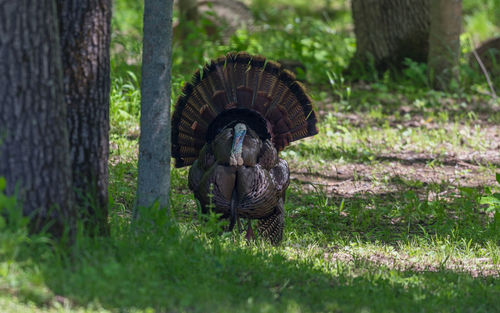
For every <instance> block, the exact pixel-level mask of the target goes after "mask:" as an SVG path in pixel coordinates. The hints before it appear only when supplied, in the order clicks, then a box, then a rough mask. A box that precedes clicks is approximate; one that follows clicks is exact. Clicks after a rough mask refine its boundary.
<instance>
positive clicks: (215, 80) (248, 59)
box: [172, 52, 318, 167]
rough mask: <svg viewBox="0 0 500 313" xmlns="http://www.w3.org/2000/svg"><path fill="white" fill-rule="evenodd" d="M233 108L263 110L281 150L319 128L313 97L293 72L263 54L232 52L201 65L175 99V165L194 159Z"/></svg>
mask: <svg viewBox="0 0 500 313" xmlns="http://www.w3.org/2000/svg"><path fill="white" fill-rule="evenodd" d="M235 108H238V109H244V110H248V112H250V111H252V112H257V113H258V114H260V116H262V117H263V118H264V119H265V120H266V121H267V122H266V123H268V130H267V132H268V133H269V135H270V136H271V139H272V142H273V144H274V145H275V147H276V148H277V149H278V151H279V150H282V149H283V148H284V147H286V146H287V145H288V144H290V142H292V141H294V140H298V139H301V138H304V137H308V136H312V135H315V134H316V133H317V132H318V130H317V128H316V115H315V113H314V111H313V110H312V105H311V99H310V98H309V97H308V96H307V94H306V92H305V88H304V86H302V85H301V84H300V83H299V82H297V81H296V79H295V76H294V75H293V74H292V73H291V72H289V71H287V70H284V69H282V67H281V65H280V64H279V63H276V62H273V61H268V60H266V59H265V58H264V57H262V56H252V55H250V54H248V53H246V52H239V53H229V54H227V55H226V56H222V57H219V58H217V59H216V60H213V61H211V62H209V63H207V64H206V65H205V66H204V67H203V68H202V69H201V70H197V71H196V72H195V73H194V74H193V78H192V82H191V83H187V84H186V85H185V86H184V89H183V92H182V96H181V97H179V100H178V101H177V103H176V105H175V111H174V114H173V116H172V156H173V157H174V158H175V159H176V166H177V167H182V166H186V165H190V164H192V162H194V159H196V158H195V157H196V155H197V152H199V149H201V146H202V145H203V143H204V142H205V141H206V134H207V130H208V129H209V127H210V125H211V124H212V122H213V121H214V120H216V119H217V117H218V116H219V115H220V114H221V113H222V112H225V111H227V110H230V109H235ZM244 110H243V111H242V112H244ZM193 158H194V159H193Z"/></svg>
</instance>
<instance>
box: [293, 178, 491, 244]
mask: <svg viewBox="0 0 500 313" xmlns="http://www.w3.org/2000/svg"><path fill="white" fill-rule="evenodd" d="M394 179H396V181H395V182H394V183H395V184H396V186H397V190H396V191H386V192H374V193H371V192H365V193H361V194H355V195H354V196H349V197H346V196H345V195H342V194H332V193H325V192H323V191H321V190H316V191H314V192H304V191H303V190H302V187H301V186H300V185H299V184H292V186H291V188H290V189H289V191H288V193H287V202H286V212H287V215H288V216H287V224H288V225H291V226H290V227H291V228H292V229H293V231H294V232H296V233H298V234H301V235H300V236H302V237H305V238H309V240H311V242H318V241H319V242H322V243H324V244H327V243H328V242H335V241H339V240H340V239H343V240H354V241H355V240H356V238H360V240H362V241H369V242H382V243H388V244H395V243H397V242H399V241H401V240H403V241H407V240H408V238H411V237H413V238H415V237H417V239H419V238H420V239H423V240H429V238H430V237H432V236H433V235H438V236H440V237H447V236H449V237H450V238H451V240H452V241H454V242H455V241H456V242H460V241H465V242H469V241H472V242H474V243H478V244H482V243H485V242H488V241H492V242H499V241H500V222H499V220H498V216H497V215H498V213H496V214H497V215H494V214H493V213H487V211H486V208H485V206H484V205H481V204H480V200H481V197H482V195H483V194H482V191H481V190H478V189H475V188H470V187H465V188H458V189H454V192H448V193H447V192H446V191H447V189H448V188H449V187H450V185H449V184H447V183H441V184H437V183H432V184H424V183H422V182H419V181H408V180H404V181H401V180H398V179H397V177H396V178H394ZM443 191H444V192H443ZM444 193H446V194H444ZM433 197H434V199H432V198H433ZM429 199H431V200H429Z"/></svg>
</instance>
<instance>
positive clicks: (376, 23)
mask: <svg viewBox="0 0 500 313" xmlns="http://www.w3.org/2000/svg"><path fill="white" fill-rule="evenodd" d="M429 3H430V0H352V14H353V20H354V32H355V35H356V54H355V56H354V58H353V60H351V64H350V65H349V69H348V71H355V70H356V69H361V70H364V69H367V68H369V67H370V66H369V65H370V62H373V63H372V64H373V66H374V67H375V69H376V70H377V71H379V72H384V71H386V70H387V69H394V70H399V69H401V68H403V67H404V64H403V62H404V60H405V58H410V59H412V60H414V61H417V62H426V61H427V54H428V47H429V27H430V17H429Z"/></svg>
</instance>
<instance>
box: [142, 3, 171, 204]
mask: <svg viewBox="0 0 500 313" xmlns="http://www.w3.org/2000/svg"><path fill="white" fill-rule="evenodd" d="M172 5H173V1H172V0H167V1H165V0H146V1H145V7H144V39H143V40H144V41H143V57H142V75H141V77H142V78H141V135H140V138H139V175H138V182H137V206H139V207H149V206H152V205H153V204H154V203H155V202H156V201H158V203H159V205H160V207H162V208H164V207H167V206H168V194H169V190H170V136H171V134H170V89H171V68H172V63H171V59H172Z"/></svg>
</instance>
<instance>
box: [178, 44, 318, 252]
mask: <svg viewBox="0 0 500 313" xmlns="http://www.w3.org/2000/svg"><path fill="white" fill-rule="evenodd" d="M317 132H318V131H317V128H316V116H315V114H314V111H313V110H312V106H311V101H310V98H309V97H308V96H307V95H306V93H305V89H304V87H303V86H302V85H301V84H300V83H299V82H297V81H296V80H295V77H294V76H293V74H291V73H290V72H288V71H286V70H283V69H282V68H281V66H280V65H279V64H278V63H275V62H272V61H267V60H265V59H264V58H263V57H259V56H251V55H249V54H247V53H229V54H228V55H226V56H224V57H221V58H218V59H217V60H214V61H211V62H210V63H209V64H207V65H206V66H205V67H204V68H203V70H201V71H197V72H196V73H195V74H194V77H193V82H192V83H188V84H186V86H185V87H184V90H183V95H182V96H181V97H180V98H179V100H178V101H177V104H176V107H175V111H174V114H173V117H172V156H173V157H174V158H175V160H176V166H177V167H183V166H187V165H192V166H191V169H190V171H189V177H188V183H189V188H190V189H191V190H192V191H193V193H194V196H195V197H196V199H198V200H199V202H200V204H201V207H202V211H203V212H208V211H209V210H212V211H214V212H216V213H220V214H222V217H223V218H228V219H229V220H230V225H229V228H230V229H232V228H233V227H234V226H235V224H236V223H238V226H240V218H244V219H248V220H249V222H248V230H247V234H248V233H251V234H253V230H252V229H251V222H250V221H251V220H254V219H257V220H258V227H257V232H258V235H259V236H261V237H262V238H265V239H268V240H269V241H271V242H272V243H278V242H280V241H281V239H282V234H283V227H284V213H285V211H284V200H285V191H286V189H287V187H288V185H289V181H290V172H289V168H288V164H287V162H286V161H285V160H282V159H280V158H279V152H280V151H281V150H282V149H284V148H285V147H286V146H288V145H289V143H290V142H292V141H294V140H298V139H301V138H304V137H308V136H313V135H314V134H316V133H317Z"/></svg>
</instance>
